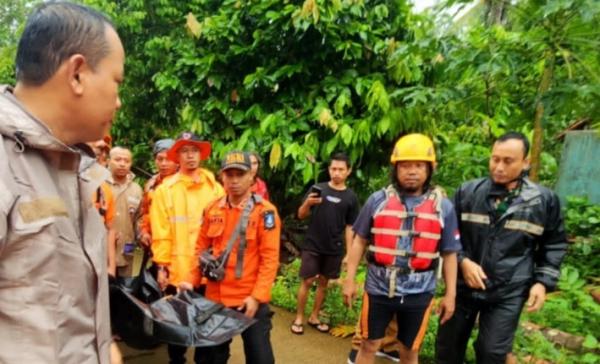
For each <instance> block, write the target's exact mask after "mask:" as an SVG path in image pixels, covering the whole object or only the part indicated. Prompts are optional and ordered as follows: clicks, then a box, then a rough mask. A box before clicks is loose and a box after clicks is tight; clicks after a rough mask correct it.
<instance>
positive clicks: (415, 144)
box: [390, 134, 435, 167]
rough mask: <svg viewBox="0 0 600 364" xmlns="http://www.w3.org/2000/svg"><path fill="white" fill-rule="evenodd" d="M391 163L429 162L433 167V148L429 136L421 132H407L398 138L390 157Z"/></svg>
mask: <svg viewBox="0 0 600 364" xmlns="http://www.w3.org/2000/svg"><path fill="white" fill-rule="evenodd" d="M390 161H391V162H392V164H394V163H396V162H400V161H425V162H431V164H432V165H433V166H434V167H435V149H434V147H433V142H432V141H431V139H429V137H427V136H425V135H423V134H408V135H405V136H403V137H402V138H400V139H398V141H397V142H396V145H395V146H394V151H393V152H392V157H391V158H390Z"/></svg>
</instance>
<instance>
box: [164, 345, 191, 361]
mask: <svg viewBox="0 0 600 364" xmlns="http://www.w3.org/2000/svg"><path fill="white" fill-rule="evenodd" d="M186 351H187V347H185V346H179V345H171V344H169V345H167V352H168V353H169V364H185V352H186Z"/></svg>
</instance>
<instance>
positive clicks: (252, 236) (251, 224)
mask: <svg viewBox="0 0 600 364" xmlns="http://www.w3.org/2000/svg"><path fill="white" fill-rule="evenodd" d="M258 231H259V229H258V219H250V220H249V221H248V226H247V227H246V244H247V245H248V246H254V245H256V244H257V241H258Z"/></svg>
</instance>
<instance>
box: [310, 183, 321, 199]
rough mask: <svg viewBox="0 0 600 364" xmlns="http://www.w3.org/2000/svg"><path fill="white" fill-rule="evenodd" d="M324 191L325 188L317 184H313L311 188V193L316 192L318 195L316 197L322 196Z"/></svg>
mask: <svg viewBox="0 0 600 364" xmlns="http://www.w3.org/2000/svg"><path fill="white" fill-rule="evenodd" d="M322 192H323V190H322V189H321V187H319V186H317V185H313V186H312V187H311V188H310V193H316V194H317V196H316V197H321V193H322Z"/></svg>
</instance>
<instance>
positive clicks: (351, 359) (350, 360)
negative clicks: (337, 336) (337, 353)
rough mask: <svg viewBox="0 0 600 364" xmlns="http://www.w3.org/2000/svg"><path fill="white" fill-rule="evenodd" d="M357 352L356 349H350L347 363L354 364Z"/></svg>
mask: <svg viewBox="0 0 600 364" xmlns="http://www.w3.org/2000/svg"><path fill="white" fill-rule="evenodd" d="M357 354H358V350H356V349H352V350H350V354H348V362H347V363H348V364H354V363H355V362H356V355H357Z"/></svg>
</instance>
